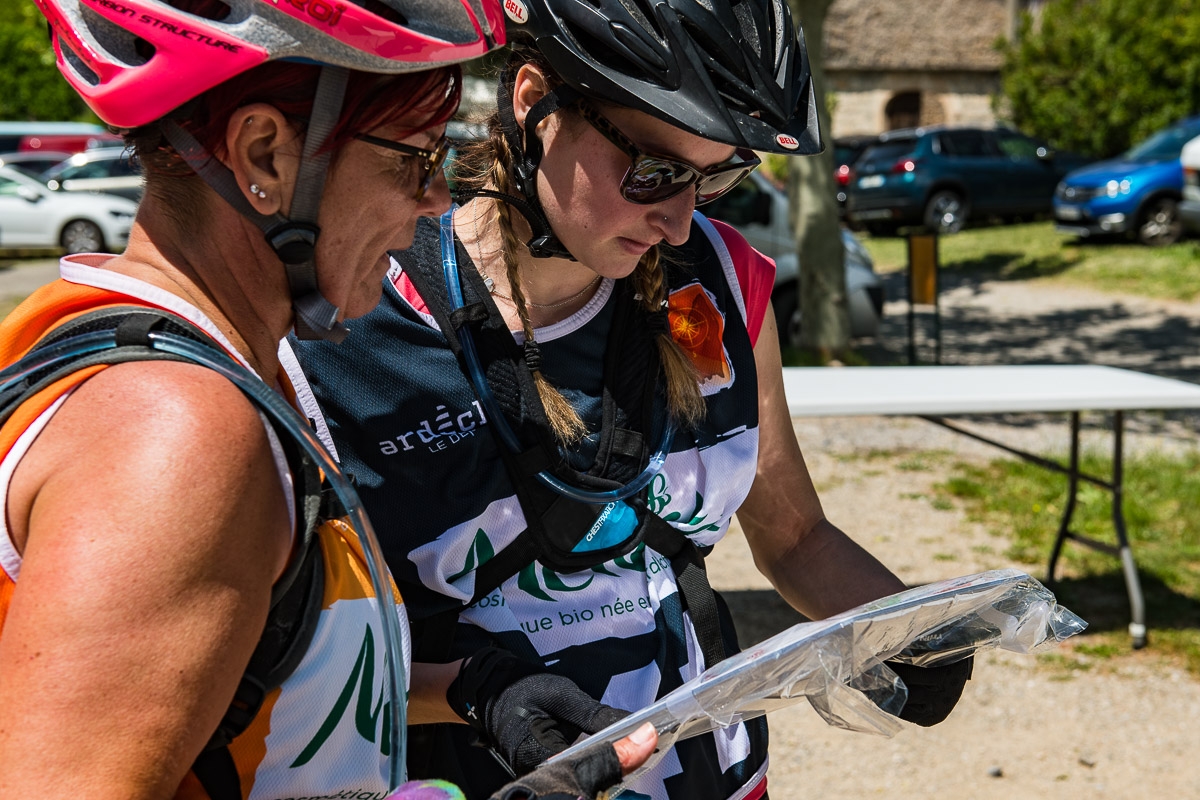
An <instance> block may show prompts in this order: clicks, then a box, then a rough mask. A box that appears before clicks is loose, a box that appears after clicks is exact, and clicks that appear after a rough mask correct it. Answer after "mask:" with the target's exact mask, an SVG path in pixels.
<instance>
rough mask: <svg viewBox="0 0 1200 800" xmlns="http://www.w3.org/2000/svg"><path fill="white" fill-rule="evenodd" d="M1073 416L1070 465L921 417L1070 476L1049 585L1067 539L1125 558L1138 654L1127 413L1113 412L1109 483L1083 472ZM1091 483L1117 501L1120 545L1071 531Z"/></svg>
mask: <svg viewBox="0 0 1200 800" xmlns="http://www.w3.org/2000/svg"><path fill="white" fill-rule="evenodd" d="M1070 414H1071V447H1070V453H1071V454H1070V457H1069V461H1068V463H1067V465H1066V466H1063V465H1062V464H1060V463H1058V462H1057V461H1052V460H1050V459H1048V458H1044V457H1042V456H1039V455H1035V454H1034V453H1029V452H1026V451H1024V450H1018V449H1017V448H1015V447H1011V446H1009V445H1006V444H1004V443H1003V442H999V441H996V440H995V439H989V438H988V437H986V436H982V435H980V434H978V433H975V432H974V431H969V430H966V429H965V428H960V427H958V426H957V425H954V424H952V423H950V422H947V421H946V420H945V419H943V418H942V417H931V416H922V417H921V419H924V420H928V421H929V422H932V423H934V424H936V425H941V426H942V427H943V428H946V429H947V430H951V431H953V432H955V433H957V434H961V435H963V436H967V437H969V438H971V439H974V440H976V441H979V442H983V443H984V444H989V445H991V446H993V447H998V448H1000V449H1001V450H1003V451H1005V452H1006V453H1011V454H1013V455H1015V456H1017V457H1018V458H1021V459H1023V460H1025V461H1028V462H1030V463H1031V464H1037V465H1038V466H1039V467H1043V468H1045V469H1048V470H1051V471H1053V472H1058V473H1060V474H1063V475H1066V476H1067V504H1066V508H1065V509H1064V511H1063V517H1062V522H1061V523H1060V524H1059V526H1058V535H1057V536H1055V538H1054V545H1053V546H1052V547H1051V549H1050V561H1049V563H1048V564H1047V565H1046V583H1047V584H1053V583H1054V580H1055V578H1054V572H1055V567H1057V566H1058V557H1059V556H1060V555H1061V554H1062V548H1063V545H1064V544H1066V542H1067V540H1068V539H1069V540H1071V541H1074V542H1078V543H1079V544H1080V545H1082V546H1084V547H1088V548H1091V549H1092V550H1099V551H1100V552H1104V553H1108V554H1109V555H1112V556H1116V557H1117V558H1119V559H1120V560H1121V571H1122V573H1123V574H1124V576H1125V590H1126V591H1127V592H1128V594H1129V609H1130V622H1129V635H1130V637H1131V638H1132V639H1133V649H1135V650H1138V649H1140V648H1143V647H1145V646H1146V602H1145V599H1144V598H1143V595H1142V582H1141V579H1140V578H1138V572H1137V564H1136V563H1135V562H1134V560H1133V549H1132V548H1131V547H1130V545H1129V535H1128V533H1127V531H1126V529H1125V511H1124V508H1123V506H1122V501H1123V497H1124V455H1123V449H1124V439H1125V412H1123V411H1114V412H1113V414H1112V419H1113V422H1112V428H1113V460H1112V478H1111V479H1110V480H1105V479H1104V478H1100V477H1097V476H1095V475H1089V474H1087V473H1086V472H1081V471H1080V469H1079V427H1080V426H1079V417H1080V412H1078V411H1072V412H1070ZM1080 481H1086V482H1088V483H1090V484H1092V485H1094V486H1099V487H1100V488H1101V489H1104V490H1106V491H1108V493H1109V494H1110V495H1111V497H1112V502H1111V508H1112V523H1113V530H1114V531H1115V533H1116V538H1117V543H1116V544H1115V545H1114V544H1110V543H1109V542H1101V541H1099V540H1098V539H1093V538H1091V537H1088V536H1084V535H1083V534H1080V533H1077V532H1075V531H1073V530H1071V519H1072V518H1073V517H1074V515H1075V501H1076V499H1077V497H1078V494H1079V482H1080Z"/></svg>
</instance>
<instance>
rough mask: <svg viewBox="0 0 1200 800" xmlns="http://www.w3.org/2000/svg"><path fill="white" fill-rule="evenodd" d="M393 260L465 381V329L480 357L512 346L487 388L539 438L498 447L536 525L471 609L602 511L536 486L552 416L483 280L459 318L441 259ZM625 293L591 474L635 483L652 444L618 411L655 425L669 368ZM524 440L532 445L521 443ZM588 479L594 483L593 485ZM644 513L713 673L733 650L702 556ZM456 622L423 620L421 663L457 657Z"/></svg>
mask: <svg viewBox="0 0 1200 800" xmlns="http://www.w3.org/2000/svg"><path fill="white" fill-rule="evenodd" d="M392 255H393V258H394V259H395V260H396V261H397V263H400V264H402V265H403V267H404V271H405V274H406V275H408V278H409V280H411V281H412V284H413V286H414V287H415V288H416V290H417V292H418V293H419V294H420V295H421V298H422V299H423V300H424V301H425V305H426V307H427V308H428V309H429V311H430V313H431V314H432V315H433V317H434V319H435V320H436V321H437V323H438V326H439V327H440V328H441V329H442V333H443V335H444V336H445V337H446V341H447V343H448V344H449V345H450V348H451V350H452V351H453V352H454V354H455V356H456V357H457V359H458V362H459V366H460V368H461V369H462V371H463V372H464V374H469V373H468V370H469V367H468V366H467V364H466V361H465V357H464V354H463V350H462V344H461V342H460V341H459V338H458V334H457V330H458V327H459V326H460V325H463V324H466V325H470V326H471V327H472V338H473V339H475V341H476V342H479V343H480V350H481V351H486V352H489V353H503V352H504V350H505V348H504V344H505V343H507V345H508V352H507V354H506V355H507V357H506V358H504V359H503V361H501V359H500V358H496V359H494V360H492V361H490V362H484V363H485V373H486V377H487V380H488V385H489V387H490V388H491V389H492V392H493V394H494V396H495V397H496V400H497V403H498V404H499V405H500V406H501V410H502V411H503V412H504V413H505V415H506V417H507V418H508V419H509V421H510V422H513V421H519V420H528V421H529V422H530V423H531V424H532V425H533V426H534V427H535V428H540V430H537V434H539V438H538V440H537V441H538V445H535V447H533V448H530V449H529V450H526V451H525V452H523V453H512V452H511V451H509V449H508V448H507V447H505V446H504V443H503V442H499V443H498V444H499V447H498V448H497V450H498V451H499V453H500V455H501V458H502V459H503V461H504V464H505V467H506V469H507V471H508V473H509V477H510V479H511V480H512V483H513V487H514V489H515V491H516V494H517V499H518V500H519V501H520V504H521V509H522V511H523V512H524V515H525V521H526V524H527V525H528V527H527V528H526V529H525V530H524V531H522V532H521V533H520V534H518V535H517V537H516V538H515V539H514V540H513V541H512V542H510V543H509V544H508V545H507V546H506V547H505V548H503V549H502V550H501V551H500V552H499V553H497V554H496V555H495V556H493V557H492V558H491V559H490V560H489V561H488V562H487V563H485V564H483V565H481V566H480V567H479V568H478V569H477V570H476V572H475V590H474V593H473V595H472V597H471V599H470V600H469V601H468V602H467V603H466V604H465V605H467V606H470V605H473V604H475V603H477V602H479V601H480V600H481V599H483V598H484V597H486V596H488V595H489V594H491V593H492V592H493V591H495V590H496V589H497V588H498V587H499V586H500V585H501V584H502V583H504V581H506V580H508V579H509V578H511V577H512V576H513V575H516V574H517V573H519V572H520V571H521V570H522V569H524V568H525V567H526V566H528V565H529V564H531V563H533V562H534V561H535V560H538V559H539V558H541V557H543V555H544V554H543V547H542V543H543V542H544V541H545V540H546V538H547V536H548V533H547V531H554V532H556V533H562V532H566V531H571V532H574V531H578V536H579V537H582V536H583V535H584V534H585V533H586V532H587V530H588V529H589V527H590V526H591V524H592V523H593V521H594V519H595V511H594V510H593V509H591V508H589V507H588V506H586V505H584V504H582V503H578V502H576V501H573V500H569V499H568V498H566V497H562V496H561V495H558V494H556V493H554V492H552V491H551V490H549V489H547V488H546V487H544V486H542V485H541V484H540V483H538V482H537V480H536V479H535V478H534V476H535V475H536V474H537V473H538V472H539V471H541V470H543V469H546V468H547V466H548V462H549V461H550V460H551V459H550V458H549V456H548V455H547V454H546V449H547V448H546V446H545V443H544V442H545V431H547V430H548V425H546V423H545V414H544V411H543V410H542V408H541V401H540V398H539V397H538V395H537V390H536V388H535V387H534V386H533V380H532V376H531V375H530V374H529V370H528V368H527V367H526V365H525V362H524V360H523V358H522V357H521V354H520V351H519V349H518V348H516V345H515V343H514V341H513V338H512V335H511V334H510V333H509V331H508V329H507V326H505V325H504V324H503V318H502V317H501V316H500V314H499V311H498V310H497V309H496V308H495V306H494V304H492V302H491V298H490V297H489V296H488V293H487V291H486V289H484V288H483V287H482V284H481V282H480V281H479V280H478V274H477V273H476V271H475V270H463V271H462V273H461V274H462V275H464V276H466V280H465V281H464V282H465V283H466V286H464V301H465V303H466V304H465V305H464V307H463V308H461V309H459V310H457V311H454V312H451V310H450V303H449V300H448V297H447V291H446V279H445V274H444V272H443V271H442V269H441V268H440V265H441V259H440V258H439V259H433V258H404V257H403V256H402V255H401V254H400V253H393V254H392ZM618 291H619V292H622V293H623V295H622V296H620V297H618V300H619V302H618V303H617V310H616V314H617V317H616V318H614V320H613V324H612V328H611V329H610V337H609V342H608V347H607V348H606V361H607V363H606V365H605V386H604V392H605V398H604V414H605V420H604V421H605V425H604V426H603V430H604V431H605V435H604V437H603V441H602V442H601V456H600V457H598V458H597V463H596V464H595V465H593V469H599V470H601V471H603V470H606V469H608V468H610V467H617V466H618V465H617V464H616V463H615V462H619V461H624V464H625V469H624V474H622V475H621V477H622V478H623V479H628V478H630V477H632V475H633V474H636V470H632V471H631V470H630V469H629V466H628V465H630V464H636V465H639V466H637V469H638V470H640V469H641V466H640V465H641V464H644V463H645V457H646V455H647V453H646V444H645V441H644V440H645V435H646V434H649V430H642V431H636V430H634V431H631V430H629V429H627V428H624V427H619V426H618V425H617V424H615V420H616V417H617V416H618V412H620V416H621V419H622V421H624V420H636V421H639V422H642V423H643V424H642V427H643V428H646V427H648V424H649V419H650V418H651V414H652V409H653V403H654V387H655V384H656V383H657V380H647V379H646V376H648V375H652V376H654V377H655V378H657V375H658V371H659V369H660V368H661V367H660V365H659V361H658V354H657V351H656V349H655V347H656V345H655V342H654V337H653V335H652V333H653V332H652V331H650V330H649V328H650V321H649V320H648V319H647V315H646V314H644V313H638V311H637V308H636V305H635V303H634V300H635V298H634V297H633V296H632V291H633V290H632V288H631V287H630V286H629V285H628V282H627V281H621V282H619V284H618ZM497 321H498V324H497ZM514 392H515V393H516V396H514ZM522 394H524V396H525V398H528V400H527V402H525V403H522V401H521V398H520V395H522ZM530 407H532V408H530ZM539 423H540V425H539ZM522 441H528V440H527V439H524V438H523V439H522ZM573 477H574V478H575V480H577V481H579V482H580V483H584V484H585V485H587V484H589V483H590V484H591V485H592V486H594V487H595V488H603V489H609V488H613V487H614V486H618V485H620V484H619V483H618V482H616V481H613V480H609V479H603V478H599V477H598V476H596V475H586V474H582V473H574V476H573ZM589 478H590V479H592V480H591V481H589V480H588V479H589ZM640 510H641V511H642V513H643V515H644V516H645V517H646V519H647V522H646V524H645V526H644V528H645V530H646V536H647V537H650V536H651V535H653V537H654V541H653V542H651V541H650V539H649V538H647V539H646V543H647V544H650V546H652V547H653V548H654V549H655V550H657V551H659V552H661V553H663V555H665V556H666V557H667V558H670V559H671V560H672V567H673V569H674V570H675V573H676V575H677V577H678V579H679V586H680V591H681V594H682V595H683V599H684V602H685V604H686V605H687V607H688V608H689V613H690V614H691V616H692V622H693V625H694V627H695V629H696V632H697V636H698V638H699V640H700V644H701V648H702V650H703V652H704V655H705V663H706V664H707V665H709V666H711V665H713V664H716V663H717V662H718V661H720V660H722V659H723V658H724V657H725V647H724V643H723V641H722V638H721V633H720V621H719V618H718V616H717V606H716V601H715V598H714V595H713V591H712V588H711V587H710V586H709V584H708V579H707V573H706V572H705V570H704V560H703V556H702V555H701V554H700V552H699V551H698V550H697V548H696V546H695V544H694V543H693V542H692V541H691V540H690V539H689V538H688V537H687V536H686V535H684V534H683V533H682V532H681V531H679V530H678V529H676V528H674V527H673V526H671V525H669V524H667V523H666V522H665V521H663V520H662V519H661V518H659V517H658V516H657V515H656V514H654V513H653V512H652V511H650V510H649V509H648V508H646V507H645V504H644V503H642V504H640ZM651 518H652V519H651ZM457 617H458V612H457V610H455V609H450V610H447V611H444V612H442V613H440V614H437V615H435V616H433V617H431V618H429V619H427V620H418V621H415V623H414V633H415V634H416V636H417V641H416V642H415V644H414V647H415V648H416V652H415V654H414V658H416V659H418V660H423V661H431V662H442V661H445V660H446V659H447V658H449V655H450V651H451V647H452V644H453V636H454V623H455V620H456V619H457Z"/></svg>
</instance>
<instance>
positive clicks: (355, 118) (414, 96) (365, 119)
mask: <svg viewBox="0 0 1200 800" xmlns="http://www.w3.org/2000/svg"><path fill="white" fill-rule="evenodd" d="M320 70H321V67H320V66H319V65H315V64H300V63H292V62H282V61H274V62H270V63H267V64H263V65H261V66H259V67H256V68H254V69H252V70H249V71H248V72H244V73H242V74H241V75H238V76H236V77H234V78H231V79H230V80H228V81H226V82H225V83H223V84H221V85H220V86H217V87H214V88H213V89H210V90H209V91H207V92H205V93H204V94H202V95H200V96H199V97H197V98H196V99H195V100H192V101H190V102H188V103H187V104H186V105H184V106H182V107H181V108H179V109H177V110H176V111H175V112H172V113H171V114H170V115H168V116H167V117H166V118H164V119H163V120H159V121H158V122H154V123H151V124H149V125H143V126H141V127H139V128H135V129H133V130H129V131H123V133H124V135H125V142H126V145H127V146H129V147H130V148H131V149H132V150H133V152H134V155H135V157H136V158H137V159H138V160H139V161H140V162H141V164H142V169H143V172H144V173H145V175H146V196H147V197H148V198H154V200H155V201H157V202H160V203H162V204H163V206H164V209H165V210H166V211H167V213H169V214H170V215H171V216H172V217H173V218H174V219H175V221H176V222H177V223H178V224H180V225H181V226H184V228H185V229H186V230H189V231H192V232H197V231H198V225H197V221H198V218H199V217H200V216H201V215H202V209H201V207H200V206H201V204H200V202H199V198H200V188H201V186H202V184H201V183H200V181H199V180H198V178H197V176H196V175H195V173H194V172H193V171H192V169H191V167H189V166H188V165H187V163H186V162H185V161H184V160H183V159H182V158H181V157H180V156H179V154H178V153H176V152H175V149H174V148H173V147H171V145H170V144H169V143H168V142H167V140H166V138H165V137H164V136H163V134H162V125H163V122H165V121H166V120H173V121H176V122H177V123H178V124H179V125H180V126H182V127H184V128H186V129H187V130H188V131H189V132H190V133H191V134H192V135H193V136H195V137H196V139H197V141H199V142H200V144H202V145H203V146H204V148H205V149H206V150H208V152H210V153H212V154H213V155H215V156H216V157H217V158H224V157H225V155H226V149H225V133H226V128H227V126H228V124H229V118H230V117H231V116H232V115H233V113H234V112H235V111H236V110H237V109H238V108H241V107H243V106H246V105H250V104H252V103H268V104H270V105H273V106H275V107H276V108H278V109H279V110H280V111H281V112H283V113H284V114H285V115H287V116H288V117H289V118H290V119H292V120H293V121H294V122H295V124H297V125H298V126H299V127H300V128H301V129H303V127H304V126H305V125H306V124H307V122H308V118H309V115H310V113H311V111H312V103H313V95H314V93H315V92H316V86H317V78H318V76H319V75H320ZM461 97H462V71H461V70H460V69H459V67H457V66H449V67H441V68H438V69H433V70H426V71H422V72H411V73H403V74H399V75H380V74H376V73H371V72H359V71H351V73H350V78H349V80H348V81H347V85H346V93H345V99H344V100H343V102H342V113H341V116H340V117H339V118H338V122H337V124H336V125H335V126H334V128H333V131H332V132H331V134H330V137H329V139H328V140H327V141H326V143H325V146H324V148H323V149H324V150H327V151H330V152H332V153H333V157H334V159H336V158H337V153H338V151H339V150H340V149H341V148H342V147H343V146H344V145H345V144H346V143H347V142H349V141H350V140H351V139H352V138H353V137H354V135H355V134H357V133H362V132H366V131H370V130H373V129H376V128H379V127H381V126H384V125H391V124H397V123H401V122H402V123H404V129H403V130H401V131H398V132H394V133H390V134H389V136H392V137H394V138H404V137H406V136H411V135H412V134H414V133H417V132H419V131H422V130H425V129H427V128H431V127H433V126H435V125H440V124H441V123H443V122H445V121H446V120H448V119H450V117H451V116H453V114H454V112H455V110H457V108H458V103H459V100H460V99H461Z"/></svg>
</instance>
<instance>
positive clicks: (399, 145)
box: [354, 133, 450, 201]
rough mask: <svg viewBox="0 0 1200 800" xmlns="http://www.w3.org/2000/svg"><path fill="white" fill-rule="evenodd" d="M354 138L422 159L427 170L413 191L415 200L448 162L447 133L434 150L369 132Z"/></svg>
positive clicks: (448, 143)
mask: <svg viewBox="0 0 1200 800" xmlns="http://www.w3.org/2000/svg"><path fill="white" fill-rule="evenodd" d="M354 138H355V139H358V140H359V141H361V142H366V143H367V144H373V145H375V146H376V147H384V148H387V149H388V150H395V151H396V152H397V153H403V154H404V155H406V156H411V157H412V158H419V159H422V161H423V163H422V164H421V167H422V168H423V169H424V170H425V173H424V175H423V176H422V179H421V183H420V184H419V185H418V186H417V190H416V191H415V192H414V193H413V200H418V201H419V200H420V199H421V198H422V197H424V196H425V192H427V191H429V187H430V186H432V185H433V179H434V178H436V177H437V176H438V174H439V173H440V172H441V171H442V167H443V166H444V165H445V164H446V156H447V155H449V154H450V140H449V139H448V138H447V137H446V135H445V134H442V138H440V139H438V140H437V141H436V142H435V143H434V145H433V149H432V150H426V149H425V148H423V147H414V146H413V145H411V144H404V143H403V142H394V141H392V140H391V139H381V138H380V137H378V136H372V135H370V134H369V133H356V134H354Z"/></svg>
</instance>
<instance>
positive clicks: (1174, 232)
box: [1137, 197, 1183, 247]
mask: <svg viewBox="0 0 1200 800" xmlns="http://www.w3.org/2000/svg"><path fill="white" fill-rule="evenodd" d="M1181 236H1183V220H1182V219H1180V218H1179V206H1178V204H1177V203H1176V202H1175V200H1173V199H1172V198H1170V197H1160V198H1158V199H1157V200H1153V201H1151V202H1150V204H1149V205H1147V206H1146V208H1145V209H1143V211H1142V214H1141V218H1140V220H1139V221H1138V227H1137V240H1138V241H1139V242H1141V243H1142V244H1144V245H1147V246H1148V247H1165V246H1166V245H1169V244H1175V243H1176V242H1178V241H1179V237H1181Z"/></svg>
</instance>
